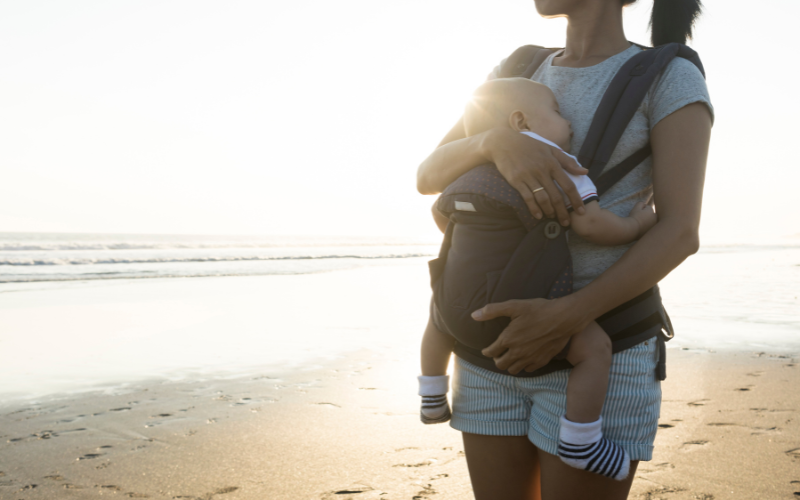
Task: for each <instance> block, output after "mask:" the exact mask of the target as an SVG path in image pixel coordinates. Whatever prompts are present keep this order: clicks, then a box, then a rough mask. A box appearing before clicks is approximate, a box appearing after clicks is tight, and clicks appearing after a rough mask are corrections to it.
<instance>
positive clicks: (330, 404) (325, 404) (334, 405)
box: [314, 403, 341, 408]
mask: <svg viewBox="0 0 800 500" xmlns="http://www.w3.org/2000/svg"><path fill="white" fill-rule="evenodd" d="M314 404H315V405H320V406H333V407H336V408H341V406H339V405H337V404H333V403H314Z"/></svg>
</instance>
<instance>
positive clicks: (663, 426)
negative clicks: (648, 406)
mask: <svg viewBox="0 0 800 500" xmlns="http://www.w3.org/2000/svg"><path fill="white" fill-rule="evenodd" d="M673 427H675V426H674V425H672V424H658V428H659V429H672V428H673Z"/></svg>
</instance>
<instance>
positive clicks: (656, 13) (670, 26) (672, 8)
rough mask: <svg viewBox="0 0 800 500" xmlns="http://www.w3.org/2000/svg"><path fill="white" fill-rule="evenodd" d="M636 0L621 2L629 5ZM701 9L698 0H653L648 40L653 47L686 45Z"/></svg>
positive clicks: (623, 0) (701, 5)
mask: <svg viewBox="0 0 800 500" xmlns="http://www.w3.org/2000/svg"><path fill="white" fill-rule="evenodd" d="M634 2H636V0H622V5H623V6H625V5H630V4H632V3H634ZM702 9H703V4H702V3H701V1H700V0H654V1H653V13H652V15H651V16H650V30H651V36H650V40H651V41H652V43H653V47H657V46H659V45H664V44H665V43H671V42H677V43H686V40H688V39H690V38H692V28H694V23H695V21H696V20H697V18H698V16H700V13H701V11H702Z"/></svg>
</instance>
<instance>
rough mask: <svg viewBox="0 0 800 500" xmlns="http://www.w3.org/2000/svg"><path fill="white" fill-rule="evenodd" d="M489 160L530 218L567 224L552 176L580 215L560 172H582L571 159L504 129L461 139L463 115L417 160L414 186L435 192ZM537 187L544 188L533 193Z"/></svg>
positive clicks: (575, 194)
mask: <svg viewBox="0 0 800 500" xmlns="http://www.w3.org/2000/svg"><path fill="white" fill-rule="evenodd" d="M489 162H492V163H494V164H495V165H496V166H497V169H498V170H499V171H500V173H501V174H502V175H503V177H505V179H506V180H507V181H508V182H509V184H511V185H512V186H513V187H514V188H515V189H516V190H517V191H519V192H520V194H521V195H522V198H523V199H524V200H525V203H526V204H527V205H528V209H529V210H530V211H531V214H532V215H533V216H534V217H536V218H541V217H542V213H544V215H546V216H547V217H558V220H559V221H561V223H562V224H563V225H565V226H566V225H568V224H569V213H568V212H567V209H566V207H565V206H564V198H563V196H561V192H560V191H559V190H558V188H557V187H556V185H555V184H554V183H553V181H554V180H555V181H557V182H558V184H559V186H561V187H562V188H563V189H564V192H565V193H566V195H567V198H569V200H570V202H571V203H572V206H573V207H574V208H575V211H576V212H578V213H579V214H583V213H584V208H583V200H582V199H581V197H580V196H579V195H578V191H577V190H576V189H575V185H574V184H573V183H572V181H571V180H570V179H569V177H568V176H567V175H566V173H564V170H566V171H568V172H570V173H571V174H574V175H584V174H586V173H587V170H586V169H584V168H581V167H579V166H578V164H577V163H576V162H575V160H573V159H572V158H570V157H569V156H567V155H566V154H564V153H563V152H562V151H559V150H558V149H557V148H553V147H551V146H548V145H547V144H544V143H542V142H539V141H537V140H536V139H532V138H530V137H526V136H524V135H522V134H520V133H519V132H516V131H514V130H512V129H510V128H495V129H490V130H487V131H486V132H481V133H480V134H476V135H473V136H470V137H467V136H466V133H465V131H464V121H463V119H461V120H459V121H458V122H457V123H456V124H455V125H454V126H453V128H452V129H451V130H450V132H448V133H447V135H446V136H445V137H444V139H442V142H440V143H439V146H438V147H437V148H436V149H435V150H434V151H433V152H432V153H431V154H430V155H429V156H428V157H427V158H425V160H424V161H423V162H422V163H421V164H420V166H419V169H418V170H417V190H418V191H419V192H420V193H422V194H438V193H441V192H442V191H443V190H444V189H445V188H446V187H447V186H448V185H449V184H450V183H451V182H453V181H455V180H456V179H458V178H459V177H460V176H461V175H463V174H465V173H466V172H468V171H470V170H472V169H473V168H475V167H477V166H479V165H483V164H485V163H489ZM540 187H541V188H544V189H542V190H540V191H537V192H536V193H535V194H534V193H533V191H535V190H537V189H539V188H540Z"/></svg>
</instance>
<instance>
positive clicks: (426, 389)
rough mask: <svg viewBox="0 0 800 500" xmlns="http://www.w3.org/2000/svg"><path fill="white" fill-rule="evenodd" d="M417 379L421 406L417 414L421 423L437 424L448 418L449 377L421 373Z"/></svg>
mask: <svg viewBox="0 0 800 500" xmlns="http://www.w3.org/2000/svg"><path fill="white" fill-rule="evenodd" d="M417 380H419V395H420V396H422V408H421V409H420V414H419V418H420V420H422V423H423V424H439V423H442V422H447V421H448V420H450V406H449V405H448V404H447V388H448V385H449V381H450V377H448V376H447V375H440V376H434V377H429V376H425V375H421V376H419V377H417Z"/></svg>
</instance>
